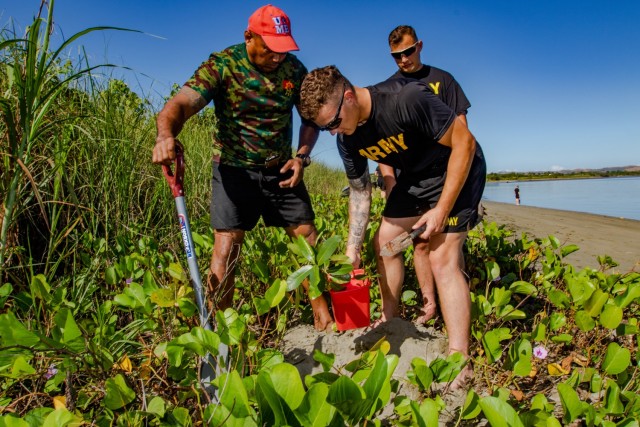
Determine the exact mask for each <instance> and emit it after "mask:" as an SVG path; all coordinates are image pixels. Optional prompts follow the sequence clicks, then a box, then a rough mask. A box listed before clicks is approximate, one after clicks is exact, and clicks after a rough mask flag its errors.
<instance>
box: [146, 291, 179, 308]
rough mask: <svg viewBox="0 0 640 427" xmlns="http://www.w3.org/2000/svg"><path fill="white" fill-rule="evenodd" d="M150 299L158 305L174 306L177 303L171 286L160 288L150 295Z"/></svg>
mask: <svg viewBox="0 0 640 427" xmlns="http://www.w3.org/2000/svg"><path fill="white" fill-rule="evenodd" d="M149 299H150V300H151V302H152V303H154V304H157V305H158V307H164V308H168V307H173V306H174V305H175V303H176V295H175V293H174V292H173V291H172V290H171V289H169V288H160V289H157V290H155V291H153V292H152V293H151V295H149Z"/></svg>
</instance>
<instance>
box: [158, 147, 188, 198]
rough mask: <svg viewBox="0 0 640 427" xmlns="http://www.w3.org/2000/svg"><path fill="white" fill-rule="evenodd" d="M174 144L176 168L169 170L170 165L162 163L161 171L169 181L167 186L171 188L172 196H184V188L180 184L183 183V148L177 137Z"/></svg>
mask: <svg viewBox="0 0 640 427" xmlns="http://www.w3.org/2000/svg"><path fill="white" fill-rule="evenodd" d="M175 141H176V145H175V151H176V158H175V160H174V161H175V163H176V170H175V172H174V171H172V170H171V165H162V173H163V174H164V177H165V178H166V180H167V182H168V183H169V187H170V188H171V193H172V194H173V197H180V196H184V190H183V188H182V185H183V183H184V149H183V148H182V144H181V143H180V141H178V140H177V139H176V140H175Z"/></svg>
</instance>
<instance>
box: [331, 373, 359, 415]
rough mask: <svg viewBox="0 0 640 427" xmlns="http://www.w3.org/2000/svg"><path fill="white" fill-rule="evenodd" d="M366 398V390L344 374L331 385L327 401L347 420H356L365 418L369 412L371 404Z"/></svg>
mask: <svg viewBox="0 0 640 427" xmlns="http://www.w3.org/2000/svg"><path fill="white" fill-rule="evenodd" d="M365 398H366V396H365V393H364V390H362V388H360V386H358V384H356V383H355V382H354V381H353V380H352V379H351V378H349V377H347V376H344V375H343V376H340V377H338V379H337V380H336V381H335V382H334V383H333V384H331V386H329V394H328V396H327V402H329V403H330V404H331V405H333V406H334V407H336V409H337V410H338V412H340V414H341V415H342V416H343V417H344V418H345V419H346V420H348V421H349V420H352V421H354V422H355V421H359V420H361V419H362V418H364V416H365V414H366V413H367V409H368V407H369V405H367V404H366V400H365ZM365 405H366V406H365ZM352 424H353V423H352Z"/></svg>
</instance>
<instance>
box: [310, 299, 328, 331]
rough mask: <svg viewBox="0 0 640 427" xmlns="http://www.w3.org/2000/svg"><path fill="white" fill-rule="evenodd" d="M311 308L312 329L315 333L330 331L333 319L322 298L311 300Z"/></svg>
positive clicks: (325, 301)
mask: <svg viewBox="0 0 640 427" xmlns="http://www.w3.org/2000/svg"><path fill="white" fill-rule="evenodd" d="M311 308H312V310H313V327H314V328H315V330H316V331H331V330H332V326H333V318H332V317H331V314H330V313H329V307H328V306H327V300H326V299H324V296H319V297H318V298H316V299H313V300H311Z"/></svg>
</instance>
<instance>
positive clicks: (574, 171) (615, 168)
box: [492, 165, 640, 175]
mask: <svg viewBox="0 0 640 427" xmlns="http://www.w3.org/2000/svg"><path fill="white" fill-rule="evenodd" d="M607 172H640V165H631V166H610V167H605V168H599V169H588V168H578V169H560V170H553V171H551V170H546V171H544V170H538V171H526V172H514V171H498V172H492V173H493V174H513V173H516V174H535V175H539V174H549V173H552V174H580V173H596V174H597V173H607Z"/></svg>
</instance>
